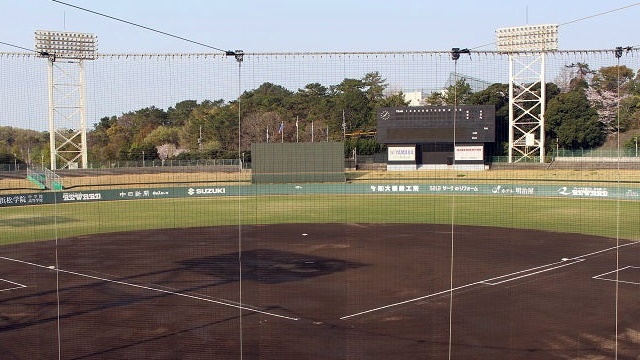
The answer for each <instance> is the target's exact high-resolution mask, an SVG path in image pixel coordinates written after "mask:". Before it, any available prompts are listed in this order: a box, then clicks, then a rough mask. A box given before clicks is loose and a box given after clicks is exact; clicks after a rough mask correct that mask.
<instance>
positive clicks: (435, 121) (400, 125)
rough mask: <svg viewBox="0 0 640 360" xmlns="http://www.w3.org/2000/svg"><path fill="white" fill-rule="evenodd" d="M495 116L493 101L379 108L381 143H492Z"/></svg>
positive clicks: (378, 123)
mask: <svg viewBox="0 0 640 360" xmlns="http://www.w3.org/2000/svg"><path fill="white" fill-rule="evenodd" d="M495 118H496V114H495V107H494V106H493V105H460V106H456V107H454V106H408V107H390V108H379V109H378V110H377V135H376V136H377V141H378V142H379V143H381V144H407V143H415V144H419V143H433V142H450V143H452V142H460V143H491V142H494V141H495V120H496V119H495ZM454 124H455V131H454ZM454 134H455V141H454V138H453V137H454Z"/></svg>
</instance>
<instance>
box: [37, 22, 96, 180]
mask: <svg viewBox="0 0 640 360" xmlns="http://www.w3.org/2000/svg"><path fill="white" fill-rule="evenodd" d="M35 37H36V51H37V52H38V53H39V54H40V56H42V57H46V58H47V59H48V60H49V71H48V78H49V82H48V89H49V149H50V152H51V169H52V170H55V169H73V168H78V167H81V168H87V121H86V110H85V83H84V60H95V59H96V57H97V56H96V47H97V41H96V37H95V36H94V35H92V34H85V33H74V32H57V31H43V30H38V31H36V36H35ZM58 163H60V166H58Z"/></svg>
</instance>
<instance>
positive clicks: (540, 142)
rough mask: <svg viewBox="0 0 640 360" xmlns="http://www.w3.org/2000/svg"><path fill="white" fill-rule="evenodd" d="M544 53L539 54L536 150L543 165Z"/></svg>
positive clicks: (545, 91) (545, 94)
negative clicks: (538, 127) (538, 111)
mask: <svg viewBox="0 0 640 360" xmlns="http://www.w3.org/2000/svg"><path fill="white" fill-rule="evenodd" d="M544 58H545V56H544V53H541V54H540V132H539V134H540V139H539V140H538V148H539V149H540V150H539V151H540V162H541V163H544V157H545V148H544V144H545V131H544V113H545V108H546V100H545V99H546V97H547V90H546V84H545V76H544V69H545V67H544Z"/></svg>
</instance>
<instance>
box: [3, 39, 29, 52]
mask: <svg viewBox="0 0 640 360" xmlns="http://www.w3.org/2000/svg"><path fill="white" fill-rule="evenodd" d="M0 44H2V45H7V46H11V47H14V48H17V49H20V50H26V51H31V52H35V53H37V51H35V50H32V49H27V48H25V47H22V46H18V45H14V44H9V43H6V42H3V41H0Z"/></svg>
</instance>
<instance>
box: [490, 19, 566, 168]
mask: <svg viewBox="0 0 640 360" xmlns="http://www.w3.org/2000/svg"><path fill="white" fill-rule="evenodd" d="M496 37H497V45H498V51H500V52H504V53H506V54H508V55H509V162H510V163H511V162H514V161H515V162H519V161H522V160H525V159H531V158H534V157H535V156H536V155H537V156H539V157H540V162H544V156H545V150H544V143H545V131H544V112H545V106H546V99H545V98H546V96H545V92H546V89H545V63H544V58H545V53H547V52H550V51H555V50H557V49H558V25H527V26H519V27H511V28H504V29H498V30H496Z"/></svg>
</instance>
